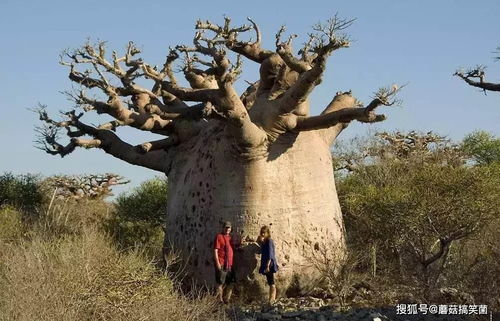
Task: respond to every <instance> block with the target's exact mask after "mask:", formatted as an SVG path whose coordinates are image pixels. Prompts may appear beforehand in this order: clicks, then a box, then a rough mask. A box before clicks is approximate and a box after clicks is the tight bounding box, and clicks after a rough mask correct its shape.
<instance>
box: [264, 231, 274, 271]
mask: <svg viewBox="0 0 500 321" xmlns="http://www.w3.org/2000/svg"><path fill="white" fill-rule="evenodd" d="M268 246H269V260H267V264H266V273H267V272H269V271H270V270H271V262H272V260H274V258H275V255H276V251H275V249H274V242H273V240H271V239H269V242H268Z"/></svg>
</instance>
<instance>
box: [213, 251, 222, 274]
mask: <svg viewBox="0 0 500 321" xmlns="http://www.w3.org/2000/svg"><path fill="white" fill-rule="evenodd" d="M214 262H215V267H216V268H217V270H222V266H221V265H220V262H219V249H214Z"/></svg>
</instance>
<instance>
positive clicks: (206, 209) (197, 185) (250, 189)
mask: <svg viewBox="0 0 500 321" xmlns="http://www.w3.org/2000/svg"><path fill="white" fill-rule="evenodd" d="M220 125H221V124H220V123H214V124H210V125H208V126H207V127H206V128H205V129H204V130H202V131H201V132H200V135H199V136H198V137H197V138H196V139H193V140H192V141H191V142H190V144H189V146H183V152H182V153H180V152H178V153H176V154H177V155H179V156H178V157H176V158H174V160H173V166H172V170H171V172H170V173H169V185H170V186H175V188H173V189H172V190H171V191H170V194H169V198H168V216H167V225H166V236H165V244H166V245H167V247H173V248H175V249H177V250H181V251H182V253H183V255H182V256H183V257H187V258H188V260H189V263H188V264H187V266H188V272H189V274H190V275H191V276H192V277H193V278H194V279H195V280H197V281H198V282H199V283H201V284H208V285H212V284H213V283H214V281H215V279H214V277H213V275H214V267H213V262H212V251H211V249H212V248H213V242H214V238H215V235H216V233H218V232H219V231H220V230H221V222H223V221H226V220H229V221H231V222H232V223H233V237H237V236H238V235H241V238H242V239H243V240H244V241H248V242H243V246H242V248H241V249H240V250H237V251H236V256H235V268H236V271H237V272H236V273H237V279H238V283H239V285H240V286H243V287H244V288H245V289H246V290H247V294H251V295H255V294H258V293H259V292H261V293H264V292H265V291H267V286H266V285H265V284H264V281H265V278H264V277H263V276H262V275H259V274H258V266H259V264H260V263H259V255H258V253H257V245H256V243H254V242H253V241H255V240H256V236H257V235H258V233H259V230H260V227H261V226H262V225H269V226H270V227H271V232H272V237H273V239H274V240H275V243H276V251H277V258H278V263H279V266H280V270H279V272H278V273H277V275H276V277H277V284H278V288H279V290H280V291H281V292H287V291H292V290H299V291H306V290H307V289H308V287H309V286H312V285H313V284H315V282H312V281H317V279H318V278H319V275H318V274H317V272H316V271H315V270H314V268H313V266H312V265H311V261H310V260H311V257H313V256H314V255H315V252H316V251H318V249H319V247H323V246H328V247H332V248H334V247H338V248H339V249H343V248H344V236H343V235H344V227H343V221H342V215H341V211H340V206H339V202H338V198H337V193H336V190H335V183H334V177H333V168H332V163H331V155H330V148H329V145H328V144H326V143H325V141H324V139H323V138H322V137H321V136H320V135H319V134H318V132H314V131H310V132H309V131H308V132H300V133H298V134H295V133H287V134H285V135H282V136H281V137H280V138H279V139H278V140H277V141H275V142H274V143H273V144H272V145H271V146H270V149H269V155H268V156H267V157H266V158H261V159H258V160H252V161H246V160H243V159H241V158H240V157H239V156H238V155H237V154H236V153H235V152H234V150H233V149H232V148H231V146H232V143H231V141H232V138H231V136H229V135H228V134H227V132H226V131H225V130H224V129H223V128H222V127H221V126H220ZM207 137H210V139H207ZM249 292H251V293H249ZM256 292H257V293H256Z"/></svg>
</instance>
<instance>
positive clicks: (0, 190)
mask: <svg viewBox="0 0 500 321" xmlns="http://www.w3.org/2000/svg"><path fill="white" fill-rule="evenodd" d="M39 183H40V178H39V176H38V175H32V174H26V175H14V174H12V173H4V174H2V175H0V206H3V205H11V206H14V207H16V208H18V209H20V210H22V211H23V212H25V213H28V212H34V211H35V210H36V209H37V207H38V206H40V205H41V204H42V202H43V193H42V192H41V191H40V189H39Z"/></svg>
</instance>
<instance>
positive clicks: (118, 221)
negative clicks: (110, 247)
mask: <svg viewBox="0 0 500 321" xmlns="http://www.w3.org/2000/svg"><path fill="white" fill-rule="evenodd" d="M167 191H168V186H167V181H166V180H165V179H161V178H155V179H152V180H148V181H146V182H144V183H142V184H141V185H140V186H139V187H137V188H135V189H133V190H132V191H131V192H129V193H123V194H121V195H119V196H118V198H117V199H116V202H115V204H116V215H115V216H114V217H113V219H111V220H110V221H109V223H108V230H109V231H110V232H111V234H113V235H114V236H115V238H116V240H117V242H118V244H119V245H120V246H121V247H122V248H127V247H134V246H135V245H137V244H141V245H142V246H144V247H147V248H148V249H149V250H150V252H151V253H159V249H161V246H162V242H163V228H164V226H165V214H166V208H167V207H166V204H167Z"/></svg>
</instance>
